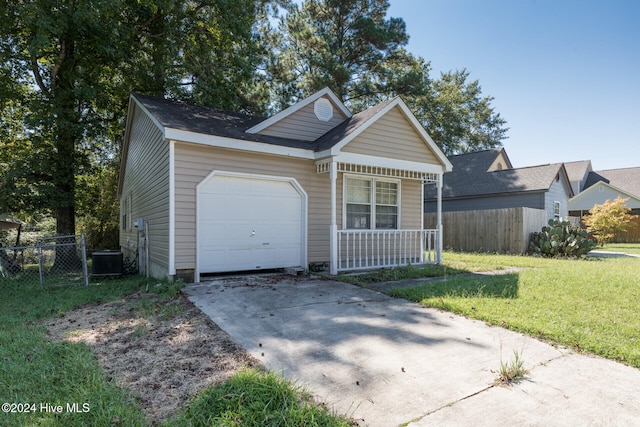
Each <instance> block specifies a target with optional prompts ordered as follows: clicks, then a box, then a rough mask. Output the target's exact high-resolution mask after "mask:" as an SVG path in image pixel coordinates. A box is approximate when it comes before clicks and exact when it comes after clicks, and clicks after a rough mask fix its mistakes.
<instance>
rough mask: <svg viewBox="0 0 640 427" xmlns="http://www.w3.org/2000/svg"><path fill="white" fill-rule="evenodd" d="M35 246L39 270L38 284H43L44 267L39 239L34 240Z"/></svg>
mask: <svg viewBox="0 0 640 427" xmlns="http://www.w3.org/2000/svg"><path fill="white" fill-rule="evenodd" d="M36 248H37V249H38V270H39V271H40V286H44V267H43V266H42V245H41V244H40V240H36Z"/></svg>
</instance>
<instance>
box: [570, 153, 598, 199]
mask: <svg viewBox="0 0 640 427" xmlns="http://www.w3.org/2000/svg"><path fill="white" fill-rule="evenodd" d="M564 167H565V169H566V170H567V175H568V176H569V181H571V190H572V191H573V194H574V195H576V194H578V193H580V192H581V191H582V189H583V188H584V185H585V183H586V182H587V178H588V177H589V174H590V173H591V172H593V168H592V166H591V160H579V161H577V162H565V163H564Z"/></svg>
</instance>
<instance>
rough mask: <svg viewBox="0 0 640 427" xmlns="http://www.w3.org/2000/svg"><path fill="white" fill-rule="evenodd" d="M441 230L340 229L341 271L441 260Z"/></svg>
mask: <svg viewBox="0 0 640 427" xmlns="http://www.w3.org/2000/svg"><path fill="white" fill-rule="evenodd" d="M438 235H439V233H438V230H437V229H431V230H338V236H337V240H338V257H337V258H338V260H337V263H338V265H337V271H338V272H341V271H354V270H367V269H372V268H388V267H398V266H404V265H410V264H411V265H416V264H434V263H436V262H439V261H437V260H439V251H438V250H437V247H438Z"/></svg>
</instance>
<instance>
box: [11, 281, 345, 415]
mask: <svg viewBox="0 0 640 427" xmlns="http://www.w3.org/2000/svg"><path fill="white" fill-rule="evenodd" d="M147 283H157V282H156V281H155V280H154V281H153V282H148V281H147V280H146V279H145V278H141V277H139V276H134V277H128V278H124V279H106V280H102V281H92V282H91V284H90V285H89V287H84V286H78V285H72V286H64V287H62V286H60V287H53V288H42V287H40V285H39V283H33V282H31V283H16V282H15V281H14V282H12V283H10V284H7V283H4V284H3V287H2V291H3V300H2V302H1V303H0V304H1V305H0V307H1V309H0V400H1V401H2V402H0V403H16V404H18V403H20V404H22V403H29V404H35V408H29V409H35V411H31V412H29V413H9V414H7V413H0V426H12V427H15V426H56V427H57V426H60V427H67V426H72V427H73V426H110V425H118V426H127V427H129V426H148V425H150V422H149V421H148V420H147V419H146V418H145V416H144V414H143V412H142V411H141V409H140V408H139V406H138V405H137V403H136V401H135V399H134V398H133V396H131V395H129V394H128V393H127V392H126V390H124V389H122V388H119V387H117V386H116V385H115V384H114V383H113V382H111V381H109V380H108V379H107V377H106V376H105V374H104V372H103V371H102V370H101V368H100V366H99V365H98V363H97V360H96V358H95V357H94V355H93V353H92V352H91V351H90V349H89V348H88V347H87V346H86V345H84V344H78V343H69V342H54V341H51V340H49V339H48V338H47V335H46V330H45V327H44V326H42V323H43V322H46V319H48V318H53V317H57V316H62V315H64V313H66V312H67V311H69V310H72V309H74V308H77V307H80V306H84V305H87V304H95V303H101V302H109V301H113V300H117V299H120V298H122V297H124V296H126V295H130V294H134V293H138V292H139V293H140V294H141V295H140V296H139V297H138V296H136V298H133V299H131V300H129V301H128V310H129V311H131V312H132V313H133V314H134V315H136V316H142V317H147V318H151V317H158V318H161V319H169V318H172V317H174V316H177V315H179V314H180V313H181V308H180V304H179V300H178V298H177V295H178V292H179V289H180V287H181V284H179V283H178V284H172V283H168V282H161V283H160V284H159V285H151V286H148V285H147ZM147 292H153V293H154V294H155V296H154V297H153V298H150V297H148V296H147V295H146V293H147ZM158 302H161V304H158ZM134 334H136V336H140V337H142V336H145V335H147V334H148V330H147V329H146V328H145V327H144V326H140V327H139V328H137V329H136V330H134ZM41 403H42V404H47V403H48V404H50V405H51V406H58V405H60V406H62V407H63V411H62V413H61V414H55V413H53V412H46V411H44V410H41V408H40V404H41ZM67 403H69V404H73V403H77V404H78V407H79V408H80V409H85V407H83V404H88V405H89V406H88V407H87V408H88V412H84V413H72V412H68V411H67V407H66V405H67ZM164 425H165V426H176V427H182V426H210V425H216V426H218V425H220V426H226V425H229V426H231V425H233V426H263V425H265V426H347V425H349V424H348V423H347V421H345V420H344V419H341V418H338V417H334V416H331V415H330V414H329V413H328V411H327V410H326V409H324V408H323V407H321V406H317V405H314V404H312V403H311V402H310V400H309V399H308V396H307V395H306V394H305V393H303V392H302V390H301V389H300V388H298V387H296V386H294V385H292V384H291V383H289V382H287V381H285V380H283V379H281V378H279V377H278V376H277V375H275V374H265V373H259V372H258V371H252V370H248V371H243V372H241V373H239V374H237V375H235V376H234V377H232V379H231V380H230V381H229V382H227V383H224V384H222V385H219V386H216V387H211V388H209V389H207V390H205V391H204V392H203V393H202V394H201V395H199V396H196V397H195V398H194V400H193V401H192V402H191V403H190V404H189V405H188V406H187V407H186V408H184V411H183V412H182V413H181V414H179V415H178V416H176V417H175V418H174V419H171V420H167V421H166V423H165V424H164Z"/></svg>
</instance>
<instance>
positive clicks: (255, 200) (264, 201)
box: [197, 173, 306, 274]
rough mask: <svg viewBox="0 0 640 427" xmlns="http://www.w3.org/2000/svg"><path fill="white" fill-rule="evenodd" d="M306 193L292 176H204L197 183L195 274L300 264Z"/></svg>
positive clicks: (301, 263)
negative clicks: (203, 179) (201, 180)
mask: <svg viewBox="0 0 640 427" xmlns="http://www.w3.org/2000/svg"><path fill="white" fill-rule="evenodd" d="M305 198H306V196H305V195H304V191H303V190H302V189H301V188H300V187H299V186H297V184H296V183H295V181H294V180H289V179H279V178H274V177H260V176H255V175H252V176H239V175H235V174H224V173H216V174H214V175H213V176H211V177H209V178H208V179H207V180H205V181H204V182H203V183H202V184H200V185H199V187H198V221H197V227H198V229H197V233H198V266H199V272H200V274H202V273H217V272H227V271H242V270H260V269H269V268H285V267H297V266H302V265H303V262H304V260H305V259H306V254H305V246H306V244H305V239H304V232H305V223H306V221H305V220H304V218H306V212H305V209H306V203H305Z"/></svg>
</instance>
